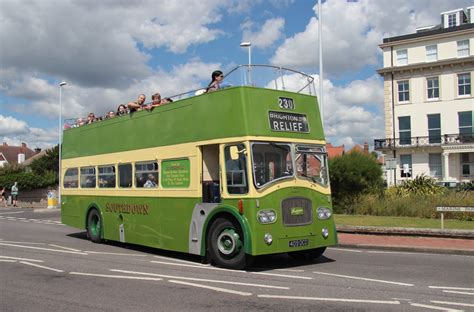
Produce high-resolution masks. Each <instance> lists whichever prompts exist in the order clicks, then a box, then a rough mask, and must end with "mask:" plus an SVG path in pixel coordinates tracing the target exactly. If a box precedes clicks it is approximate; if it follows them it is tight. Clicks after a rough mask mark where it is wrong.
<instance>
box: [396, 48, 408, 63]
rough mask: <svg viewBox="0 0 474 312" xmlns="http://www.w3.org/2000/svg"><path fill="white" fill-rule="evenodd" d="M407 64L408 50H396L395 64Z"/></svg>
mask: <svg viewBox="0 0 474 312" xmlns="http://www.w3.org/2000/svg"><path fill="white" fill-rule="evenodd" d="M407 64H408V52H407V50H406V49H405V50H398V51H397V65H407Z"/></svg>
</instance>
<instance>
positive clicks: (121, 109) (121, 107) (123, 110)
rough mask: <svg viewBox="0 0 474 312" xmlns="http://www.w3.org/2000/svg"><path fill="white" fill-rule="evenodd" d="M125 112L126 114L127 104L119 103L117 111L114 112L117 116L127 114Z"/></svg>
mask: <svg viewBox="0 0 474 312" xmlns="http://www.w3.org/2000/svg"><path fill="white" fill-rule="evenodd" d="M127 114H128V109H127V106H125V104H120V105H119V106H118V107H117V113H115V115H117V116H123V115H127Z"/></svg>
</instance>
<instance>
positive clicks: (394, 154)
mask: <svg viewBox="0 0 474 312" xmlns="http://www.w3.org/2000/svg"><path fill="white" fill-rule="evenodd" d="M390 67H391V68H392V71H391V74H390V75H391V78H392V142H393V159H395V164H397V151H396V150H395V146H396V144H395V81H394V78H395V75H394V74H393V46H391V47H390ZM393 185H395V186H396V185H397V166H395V169H393Z"/></svg>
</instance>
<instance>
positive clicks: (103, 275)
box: [69, 272, 163, 281]
mask: <svg viewBox="0 0 474 312" xmlns="http://www.w3.org/2000/svg"><path fill="white" fill-rule="evenodd" d="M69 274H72V275H82V276H95V277H107V278H119V279H130V280H142V281H162V280H163V279H162V278H158V277H140V276H130V275H109V274H94V273H82V272H69Z"/></svg>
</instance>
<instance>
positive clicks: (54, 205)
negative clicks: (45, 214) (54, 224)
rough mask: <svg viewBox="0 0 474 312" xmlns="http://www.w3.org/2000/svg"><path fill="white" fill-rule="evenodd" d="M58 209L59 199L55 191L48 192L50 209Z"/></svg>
mask: <svg viewBox="0 0 474 312" xmlns="http://www.w3.org/2000/svg"><path fill="white" fill-rule="evenodd" d="M57 207H58V199H57V198H56V194H54V192H53V191H49V192H48V209H54V208H57Z"/></svg>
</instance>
